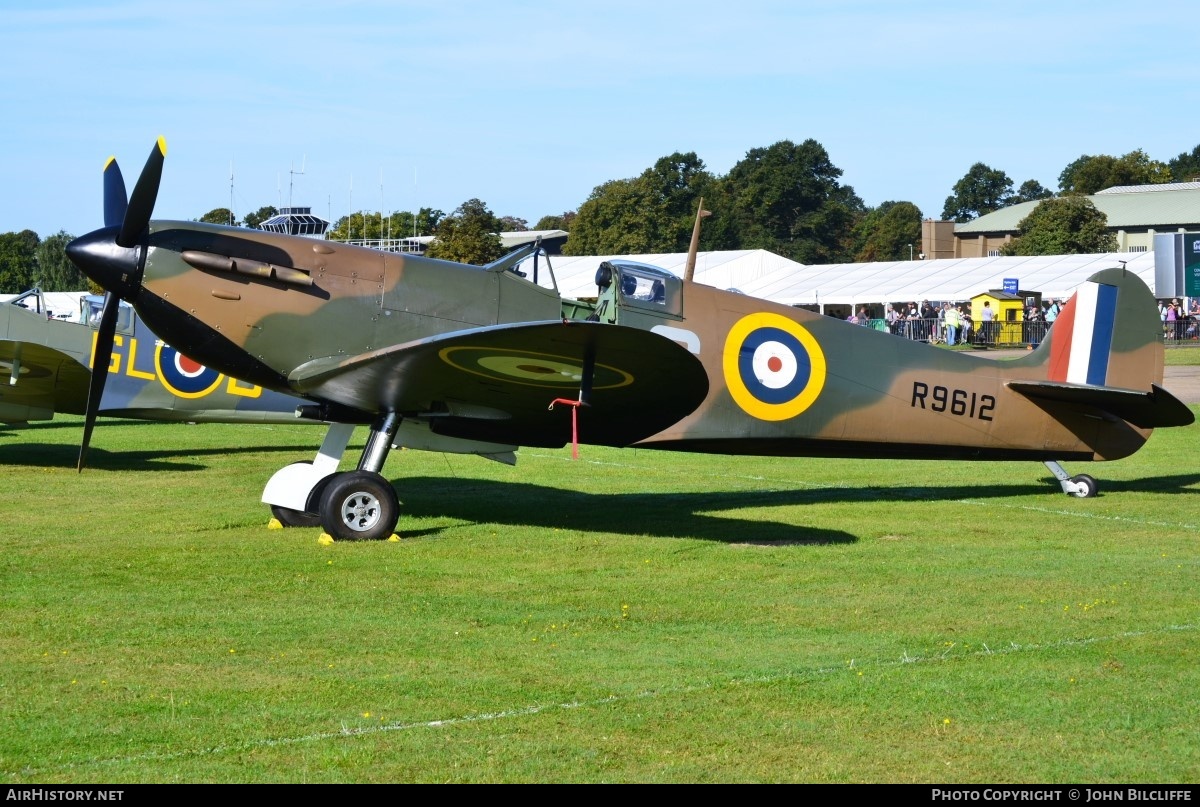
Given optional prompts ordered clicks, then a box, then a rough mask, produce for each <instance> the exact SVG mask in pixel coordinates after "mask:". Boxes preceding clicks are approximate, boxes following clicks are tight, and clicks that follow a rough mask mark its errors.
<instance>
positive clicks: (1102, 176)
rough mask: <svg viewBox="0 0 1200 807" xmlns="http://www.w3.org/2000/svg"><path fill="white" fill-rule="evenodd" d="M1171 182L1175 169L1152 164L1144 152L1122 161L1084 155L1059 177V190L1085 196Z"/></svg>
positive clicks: (1139, 151)
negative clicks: (1114, 188) (1131, 186)
mask: <svg viewBox="0 0 1200 807" xmlns="http://www.w3.org/2000/svg"><path fill="white" fill-rule="evenodd" d="M1170 181H1171V169H1170V168H1168V167H1167V166H1166V165H1165V164H1164V163H1161V162H1159V161H1158V160H1151V159H1150V158H1149V157H1148V156H1147V155H1146V152H1144V151H1142V150H1141V149H1137V150H1135V151H1131V152H1129V153H1128V154H1126V155H1124V156H1122V157H1112V156H1109V155H1107V154H1098V155H1095V156H1089V155H1087V154H1084V155H1083V156H1081V157H1079V158H1078V159H1076V160H1075V161H1074V162H1072V163H1070V164H1069V165H1068V166H1067V167H1066V168H1064V169H1063V170H1062V173H1061V174H1059V175H1058V187H1059V190H1061V191H1062V192H1063V193H1064V194H1080V195H1083V196H1088V195H1091V194H1093V193H1099V192H1100V191H1102V190H1104V189H1105V188H1113V187H1116V186H1118V185H1155V184H1159V183H1162V182H1170Z"/></svg>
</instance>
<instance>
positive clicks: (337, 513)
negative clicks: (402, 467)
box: [321, 471, 400, 541]
mask: <svg viewBox="0 0 1200 807" xmlns="http://www.w3.org/2000/svg"><path fill="white" fill-rule="evenodd" d="M399 520H400V500H399V499H398V498H397V497H396V489H395V488H393V487H392V486H391V483H389V482H388V481H387V480H386V479H384V478H383V477H382V476H380V475H379V474H377V473H373V472H371V471H350V472H348V473H341V474H336V475H334V476H333V477H331V478H330V480H329V482H328V484H327V485H326V486H325V491H324V492H323V493H322V494H321V526H322V527H324V528H325V532H327V533H329V535H330V536H331V537H333V538H334V539H335V540H339V541H379V540H382V539H384V538H387V537H389V536H390V535H391V534H392V533H393V532H395V531H396V522H397V521H399Z"/></svg>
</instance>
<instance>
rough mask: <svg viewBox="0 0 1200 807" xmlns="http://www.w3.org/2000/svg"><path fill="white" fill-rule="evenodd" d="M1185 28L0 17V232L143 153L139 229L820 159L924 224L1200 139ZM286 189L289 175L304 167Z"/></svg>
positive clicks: (835, 17)
mask: <svg viewBox="0 0 1200 807" xmlns="http://www.w3.org/2000/svg"><path fill="white" fill-rule="evenodd" d="M1192 16H1193V7H1192V6H1191V4H1188V3H1184V2H1160V3H1149V4H1146V5H1133V6H1131V5H1129V4H1128V3H1117V2H1092V3H1088V4H1077V3H1056V2H1053V1H1052V0H1051V1H1050V2H1046V1H1045V0H1043V1H1042V2H1024V0H1006V2H1003V3H1000V2H977V3H962V2H955V3H950V2H926V3H895V2H859V1H857V0H846V1H845V2H840V1H839V2H800V1H797V2H774V1H773V0H742V1H741V2H737V3H730V2H721V3H715V2H712V3H710V2H703V0H693V2H688V3H684V2H672V1H670V0H667V1H660V0H655V1H653V2H652V1H651V0H639V1H638V2H627V1H626V0H604V2H591V0H575V2H571V3H564V2H556V3H550V2H519V0H518V1H516V2H503V3H497V2H429V0H424V1H423V2H419V3H415V2H355V1H354V0H348V1H347V2H323V3H319V4H317V3H311V4H310V3H305V2H273V1H271V0H267V1H262V2H260V1H259V0H243V1H242V2H239V3H232V2H225V1H224V0H214V1H213V2H192V3H183V2H173V1H172V0H167V1H164V0H158V2H142V1H141V0H129V1H128V2H103V0H101V2H92V1H91V0H89V1H88V2H66V1H64V0H47V1H46V2H34V1H33V0H29V1H28V2H13V1H12V0H9V2H5V3H3V5H0V68H2V71H3V72H2V74H0V75H2V76H3V81H0V99H2V107H0V109H2V110H3V121H2V123H0V146H2V148H0V187H2V188H3V194H2V196H0V232H8V231H17V230H22V229H26V228H28V229H32V230H34V231H36V232H37V233H38V234H39V235H42V236H43V237H44V236H47V235H50V234H53V233H55V232H57V231H59V230H66V231H67V232H69V233H72V234H74V235H79V234H82V233H84V232H87V231H89V230H91V229H94V228H96V227H98V226H100V223H101V217H102V209H101V187H100V174H101V169H102V167H103V164H104V161H105V159H106V158H107V157H108V156H109V155H115V156H116V157H117V159H118V161H119V162H120V164H121V166H122V169H123V171H124V173H125V177H126V182H127V184H128V185H129V187H130V188H132V185H133V181H134V178H135V177H136V176H137V174H138V172H139V171H140V170H141V166H142V164H143V163H144V162H145V159H146V156H147V154H149V152H150V149H151V147H152V145H153V143H154V140H155V138H156V137H157V136H158V135H160V134H161V135H163V136H165V137H166V139H167V144H168V154H167V163H166V169H165V171H164V176H163V183H162V189H161V192H160V194H159V199H158V205H157V207H156V210H155V218H162V219H194V218H198V217H199V216H201V215H203V214H204V213H205V212H207V211H209V210H211V209H213V208H216V207H228V206H230V202H231V181H230V174H231V166H232V174H233V181H232V205H233V209H234V212H235V213H236V214H237V215H238V216H239V217H241V216H244V215H245V214H246V213H247V212H249V211H252V210H256V209H257V208H259V207H261V206H262V205H268V204H271V205H277V206H278V205H280V204H283V205H286V204H288V203H289V198H290V200H291V202H292V203H293V204H296V205H309V206H311V207H312V208H313V212H315V213H317V214H319V215H322V216H326V217H332V218H334V219H336V218H338V217H340V216H342V215H345V214H346V213H347V212H348V211H349V210H351V209H356V210H357V209H364V208H365V209H370V210H378V209H380V208H382V209H384V210H387V211H392V210H410V209H414V208H416V207H433V208H440V209H441V210H443V211H445V212H447V213H449V212H451V211H452V210H454V208H456V207H458V206H459V205H460V204H461V203H462V202H464V201H466V200H468V199H471V198H478V199H481V200H483V201H484V202H485V203H486V204H487V206H488V207H489V209H491V210H492V212H493V213H496V214H497V215H502V216H503V215H512V216H517V217H520V218H524V219H527V220H528V221H529V223H530V225H533V224H534V223H535V222H536V221H537V219H538V218H540V217H541V216H543V215H547V214H557V213H562V212H564V211H566V210H574V209H577V208H578V207H579V205H580V204H582V203H583V202H584V201H585V200H586V199H587V197H588V195H589V194H590V193H591V192H592V190H593V188H595V187H596V186H597V185H599V184H601V183H604V182H606V181H608V180H611V179H620V178H627V177H633V176H636V175H638V174H640V173H641V172H642V171H644V170H645V169H646V168H648V167H650V166H651V165H653V163H654V162H655V160H657V159H658V158H659V157H662V156H665V155H668V154H671V153H672V152H675V151H681V152H688V151H694V152H695V153H696V154H697V155H699V157H700V158H701V159H702V160H703V161H704V162H705V164H706V165H707V167H708V168H709V170H711V171H713V172H714V173H718V174H722V173H725V172H727V171H728V170H729V169H730V168H731V167H732V166H733V165H734V163H736V162H737V161H738V160H739V159H741V158H742V157H744V156H745V154H746V152H747V151H748V150H750V149H752V148H756V147H760V146H768V145H770V144H772V143H775V142H777V141H779V140H784V139H787V140H792V141H794V142H797V143H798V142H801V141H803V140H806V139H808V138H813V139H815V140H817V141H818V142H820V143H821V144H822V145H823V146H824V147H825V148H826V150H827V151H828V152H829V155H830V158H831V159H832V161H833V163H834V165H836V166H837V167H838V168H840V169H842V171H843V172H844V173H843V176H842V181H843V182H844V183H845V184H848V185H851V186H853V187H854V189H855V191H856V192H857V193H858V195H859V196H860V197H862V199H863V200H864V201H865V202H866V203H867V204H868V205H872V206H874V205H878V204H880V203H881V202H885V201H889V200H907V201H911V202H914V203H915V204H916V205H917V206H918V207H920V208H921V211H922V213H923V214H924V215H925V216H926V217H934V218H936V217H939V216H940V214H941V210H942V205H943V203H944V201H945V199H946V196H947V195H949V194H950V192H951V190H952V188H953V185H954V183H955V182H956V181H957V180H958V179H960V178H961V177H962V176H963V175H964V174H965V173H966V172H967V170H968V169H969V168H970V166H971V165H972V164H973V163H975V162H984V163H986V164H988V165H989V166H991V167H992V168H997V169H1000V170H1002V171H1004V172H1005V173H1007V174H1008V176H1009V177H1010V178H1012V180H1013V182H1014V184H1015V185H1019V184H1020V183H1021V182H1023V181H1025V180H1027V179H1036V180H1038V181H1039V182H1041V183H1042V184H1043V185H1045V186H1046V187H1048V188H1051V189H1057V185H1058V174H1059V172H1060V171H1061V170H1062V168H1063V167H1064V166H1065V165H1066V164H1067V163H1069V162H1071V161H1072V160H1074V159H1076V158H1077V157H1079V156H1080V155H1082V154H1112V155H1121V154H1125V153H1127V152H1129V151H1132V150H1133V149H1137V148H1140V149H1143V150H1145V151H1146V152H1147V153H1148V154H1149V155H1150V156H1151V157H1152V158H1154V159H1158V160H1162V161H1167V160H1170V159H1171V158H1173V157H1175V156H1176V155H1178V154H1180V153H1181V152H1190V151H1191V150H1192V148H1193V147H1194V146H1196V145H1197V144H1198V143H1200V125H1197V124H1198V123H1200V98H1198V95H1200V80H1198V79H1200V58H1198V57H1197V55H1196V53H1197V52H1196V49H1195V46H1194V45H1192V44H1191V42H1190V39H1189V36H1190V35H1189V30H1190V28H1189V20H1190V18H1191V17H1192ZM301 171H303V173H300V172H301Z"/></svg>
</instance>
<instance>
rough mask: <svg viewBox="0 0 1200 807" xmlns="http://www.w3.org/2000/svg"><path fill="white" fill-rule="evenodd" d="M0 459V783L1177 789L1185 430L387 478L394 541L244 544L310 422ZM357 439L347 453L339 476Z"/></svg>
mask: <svg viewBox="0 0 1200 807" xmlns="http://www.w3.org/2000/svg"><path fill="white" fill-rule="evenodd" d="M80 432H81V427H80V421H79V419H77V418H74V419H73V418H59V419H57V420H55V421H54V422H53V423H51V424H45V425H33V426H28V427H20V428H16V427H0V501H3V511H2V512H3V528H2V531H0V547H2V549H3V551H2V552H0V710H2V717H0V781H3V782H6V783H31V782H39V783H70V782H77V783H85V782H86V783H124V782H928V783H964V782H1027V783H1038V782H1042V783H1066V782H1085V783H1104V782H1114V783H1125V782H1146V783H1183V782H1192V783H1194V782H1196V781H1200V699H1198V698H1197V694H1196V693H1197V692H1200V551H1198V550H1200V545H1198V540H1197V536H1198V535H1200V427H1198V426H1191V427H1188V428H1182V429H1164V430H1160V431H1159V432H1157V433H1155V435H1154V436H1153V438H1152V439H1151V440H1150V442H1149V444H1148V445H1147V446H1146V447H1145V448H1144V449H1143V450H1142V451H1141V452H1139V453H1138V454H1137V455H1135V456H1134V457H1131V458H1129V459H1126V460H1122V461H1119V462H1115V463H1108V464H1094V465H1093V464H1083V463H1075V464H1071V463H1068V464H1067V468H1068V470H1069V471H1071V472H1072V473H1079V472H1087V473H1089V474H1092V475H1093V476H1095V477H1096V478H1097V479H1098V480H1099V481H1100V496H1099V497H1098V498H1095V499H1090V500H1078V499H1073V498H1069V497H1067V496H1065V495H1064V494H1062V493H1061V491H1060V489H1059V487H1058V484H1057V483H1056V482H1055V481H1054V480H1053V479H1052V477H1051V475H1050V474H1049V472H1048V471H1047V470H1046V469H1045V468H1044V467H1043V466H1042V465H1041V464H1040V463H1006V464H1002V463H949V462H882V461H863V460H824V459H820V460H818V459H761V458H744V457H743V458H738V457H720V456H703V455H688V454H674V453H666V452H663V453H658V452H652V451H648V450H636V449H626V450H616V449H602V448H593V447H588V446H584V447H583V448H582V449H581V454H582V456H581V458H580V459H579V460H578V461H573V460H572V459H571V455H570V450H569V449H564V450H561V451H551V450H537V449H534V450H522V451H520V452H519V462H518V464H517V466H516V467H515V468H512V467H507V466H503V465H500V464H497V463H492V462H488V461H486V460H483V459H480V458H477V457H470V456H455V455H442V454H430V453H423V452H415V451H394V452H392V456H391V457H390V458H389V460H388V464H387V466H386V468H385V474H386V475H387V476H388V478H389V479H391V480H392V481H393V482H394V484H395V485H396V487H397V489H398V491H399V493H400V498H401V500H402V502H403V506H402V517H401V522H400V528H399V532H400V537H401V540H400V541H398V542H372V543H352V542H350V543H348V542H339V543H335V544H333V545H324V544H322V543H320V542H319V541H318V537H319V535H320V530H319V529H291V530H269V529H267V522H268V518H269V514H268V512H267V508H266V507H265V506H264V505H262V504H261V503H260V502H259V496H260V494H261V491H262V487H263V484H264V483H265V482H266V480H267V479H268V477H269V476H270V475H271V473H273V472H274V471H275V470H276V469H278V468H280V467H282V466H283V465H285V464H287V463H289V462H294V461H297V460H304V459H311V458H312V454H313V452H314V450H315V448H316V446H317V445H318V443H319V441H320V435H321V431H320V430H319V429H318V428H315V427H309V426H301V425H288V426H274V427H270V426H260V425H236V426H234V425H228V426H227V425H199V426H188V425H174V424H145V423H127V422H120V421H113V420H102V421H101V423H100V425H99V426H98V427H97V429H96V433H95V436H94V438H93V441H92V451H91V454H90V467H89V468H88V469H87V470H85V471H84V473H83V474H77V473H76V472H75V470H74V462H75V457H76V453H77V446H78V441H79V439H80ZM362 436H363V434H362V433H361V430H360V434H359V435H356V437H357V438H358V439H357V442H356V443H355V445H361V439H362Z"/></svg>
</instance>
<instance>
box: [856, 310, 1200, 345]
mask: <svg viewBox="0 0 1200 807" xmlns="http://www.w3.org/2000/svg"><path fill="white" fill-rule="evenodd" d="M1053 324H1054V323H1051V322H1040V321H1036V320H1035V321H1033V322H996V321H993V322H990V323H984V322H980V323H972V325H971V326H970V328H968V329H966V330H965V333H956V334H954V335H953V336H951V334H950V333H949V332H948V329H947V328H946V327H945V325H944V324H943V323H942V322H941V320H937V319H905V320H900V321H899V322H897V323H896V324H895V325H894V326H893V327H892V328H888V324H887V322H886V321H885V320H882V319H873V320H871V325H870V327H872V328H874V329H875V330H877V331H883V332H885V333H887V332H889V331H890V332H891V333H893V334H895V335H896V336H898V337H900V338H902V339H912V340H913V341H916V342H929V343H931V344H942V343H944V344H948V345H951V344H952V345H960V344H971V345H977V346H980V347H996V348H1025V347H1037V346H1038V345H1039V344H1041V342H1042V340H1043V339H1045V338H1046V332H1047V331H1049V330H1050V328H1051V326H1053ZM1163 343H1164V344H1165V345H1166V346H1168V347H1184V346H1190V347H1200V321H1198V320H1197V318H1195V317H1187V318H1186V319H1182V320H1179V321H1177V322H1164V323H1163Z"/></svg>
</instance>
